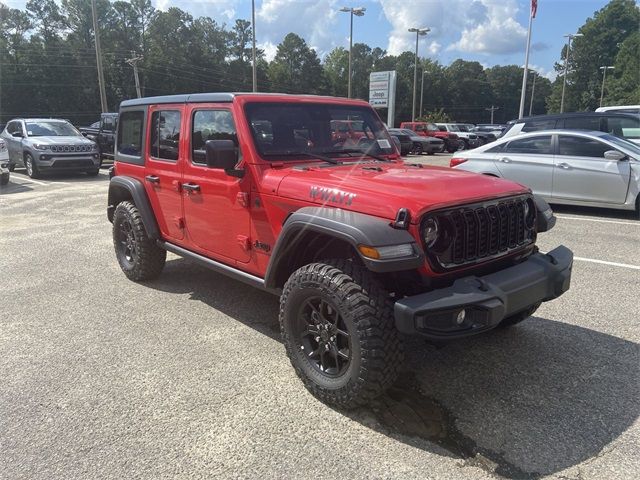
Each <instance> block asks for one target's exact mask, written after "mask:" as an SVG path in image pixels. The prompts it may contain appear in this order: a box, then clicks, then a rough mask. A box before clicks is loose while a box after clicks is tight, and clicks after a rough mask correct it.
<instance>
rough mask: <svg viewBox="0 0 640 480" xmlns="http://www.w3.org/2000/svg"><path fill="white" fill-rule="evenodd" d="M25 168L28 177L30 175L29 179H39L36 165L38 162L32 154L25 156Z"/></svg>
mask: <svg viewBox="0 0 640 480" xmlns="http://www.w3.org/2000/svg"><path fill="white" fill-rule="evenodd" d="M24 168H26V169H27V175H29V178H38V177H39V176H40V171H39V170H38V165H36V161H35V160H34V159H33V157H32V156H31V154H30V153H25V155H24Z"/></svg>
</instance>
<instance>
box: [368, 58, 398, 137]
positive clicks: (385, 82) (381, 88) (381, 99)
mask: <svg viewBox="0 0 640 480" xmlns="http://www.w3.org/2000/svg"><path fill="white" fill-rule="evenodd" d="M395 99H396V72H395V70H393V71H390V72H371V75H370V76H369V104H370V105H371V106H372V107H373V108H388V109H389V111H388V113H387V120H388V121H387V124H388V125H389V126H393V114H394V110H395V103H396V102H395Z"/></svg>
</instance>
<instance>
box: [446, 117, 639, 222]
mask: <svg viewBox="0 0 640 480" xmlns="http://www.w3.org/2000/svg"><path fill="white" fill-rule="evenodd" d="M450 166H451V167H452V168H456V169H460V170H468V171H470V172H476V173H483V174H485V175H492V176H495V177H503V178H508V179H509V180H514V181H516V182H518V183H521V184H523V185H526V186H528V187H529V188H531V190H533V192H534V193H537V194H539V195H542V196H543V197H544V198H545V199H546V200H547V201H548V202H550V203H556V204H567V205H584V206H590V207H605V208H616V209H620V210H635V211H636V213H637V214H638V217H639V218H640V147H639V146H638V145H636V144H634V143H632V142H630V141H628V140H625V139H622V138H619V137H614V136H613V135H609V134H608V133H604V132H587V131H577V130H548V131H540V132H533V133H527V134H524V135H518V136H517V137H508V138H502V139H499V140H498V141H496V142H494V143H491V144H488V145H484V146H482V147H479V148H476V149H475V150H468V151H463V152H456V153H455V154H454V156H453V157H452V158H451V161H450Z"/></svg>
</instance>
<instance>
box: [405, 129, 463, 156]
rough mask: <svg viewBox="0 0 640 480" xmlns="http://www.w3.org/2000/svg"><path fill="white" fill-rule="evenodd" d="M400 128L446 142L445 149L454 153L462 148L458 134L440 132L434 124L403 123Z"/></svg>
mask: <svg viewBox="0 0 640 480" xmlns="http://www.w3.org/2000/svg"><path fill="white" fill-rule="evenodd" d="M400 128H406V129H409V130H411V131H414V132H416V133H417V134H418V135H422V136H425V137H435V138H439V139H440V140H442V141H443V142H444V146H445V149H446V150H447V152H449V153H453V152H455V151H456V150H458V149H459V148H460V138H459V137H458V135H457V134H455V133H451V132H447V131H446V130H445V131H443V130H440V129H439V128H438V127H436V125H435V124H434V123H429V122H402V123H400Z"/></svg>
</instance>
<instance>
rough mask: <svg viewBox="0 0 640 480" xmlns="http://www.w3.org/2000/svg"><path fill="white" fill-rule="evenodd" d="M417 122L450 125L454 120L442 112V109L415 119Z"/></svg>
mask: <svg viewBox="0 0 640 480" xmlns="http://www.w3.org/2000/svg"><path fill="white" fill-rule="evenodd" d="M416 120H417V121H418V122H432V123H451V122H455V119H454V118H453V117H452V116H450V115H449V114H448V113H447V112H445V111H444V108H441V109H439V110H434V111H432V112H427V113H426V114H424V115H423V116H421V117H418V118H416Z"/></svg>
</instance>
